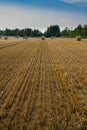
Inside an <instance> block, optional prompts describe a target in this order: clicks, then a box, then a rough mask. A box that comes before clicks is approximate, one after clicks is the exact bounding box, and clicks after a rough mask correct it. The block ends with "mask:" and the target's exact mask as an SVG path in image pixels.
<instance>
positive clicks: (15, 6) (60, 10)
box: [0, 0, 87, 31]
mask: <svg viewBox="0 0 87 130" xmlns="http://www.w3.org/2000/svg"><path fill="white" fill-rule="evenodd" d="M86 14H87V0H0V29H4V28H6V27H7V28H16V27H18V28H23V27H31V28H39V29H41V30H42V31H44V30H45V29H46V27H47V26H49V25H52V24H59V25H60V27H61V29H63V28H65V27H66V26H69V27H75V26H77V25H78V24H87V17H86Z"/></svg>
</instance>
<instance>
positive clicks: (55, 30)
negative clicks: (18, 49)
mask: <svg viewBox="0 0 87 130" xmlns="http://www.w3.org/2000/svg"><path fill="white" fill-rule="evenodd" d="M44 35H45V36H46V37H51V36H54V37H59V36H60V27H59V26H58V25H52V26H50V27H48V28H47V31H46V32H45V33H44Z"/></svg>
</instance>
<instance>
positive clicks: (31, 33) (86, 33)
mask: <svg viewBox="0 0 87 130" xmlns="http://www.w3.org/2000/svg"><path fill="white" fill-rule="evenodd" d="M0 36H20V37H25V36H27V37H40V36H45V37H52V36H53V37H76V36H81V37H83V38H87V25H83V26H82V25H78V26H77V27H76V28H74V29H73V28H71V29H69V28H68V27H66V28H65V29H64V30H62V31H60V27H59V25H51V26H50V27H48V28H47V30H46V31H45V32H44V33H42V32H41V31H40V30H38V29H34V30H32V29H31V28H25V29H18V28H16V29H12V30H11V29H8V28H6V29H5V30H0Z"/></svg>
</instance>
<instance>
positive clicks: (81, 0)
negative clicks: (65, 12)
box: [61, 0, 87, 3]
mask: <svg viewBox="0 0 87 130" xmlns="http://www.w3.org/2000/svg"><path fill="white" fill-rule="evenodd" d="M61 1H64V2H67V3H87V0H61Z"/></svg>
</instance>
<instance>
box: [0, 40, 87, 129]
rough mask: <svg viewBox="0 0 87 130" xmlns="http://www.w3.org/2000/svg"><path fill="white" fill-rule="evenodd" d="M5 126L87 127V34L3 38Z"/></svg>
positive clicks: (1, 123) (0, 107) (0, 79)
mask: <svg viewBox="0 0 87 130" xmlns="http://www.w3.org/2000/svg"><path fill="white" fill-rule="evenodd" d="M0 130H87V40H82V41H80V42H78V41H76V39H66V38H64V39H62V38H58V39H55V38H54V39H45V40H41V39H39V38H35V39H29V40H23V39H16V40H12V39H11V40H7V41H5V40H0Z"/></svg>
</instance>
